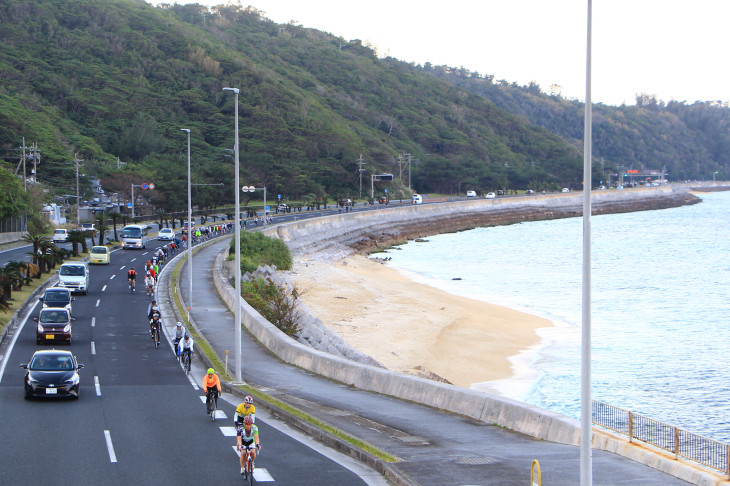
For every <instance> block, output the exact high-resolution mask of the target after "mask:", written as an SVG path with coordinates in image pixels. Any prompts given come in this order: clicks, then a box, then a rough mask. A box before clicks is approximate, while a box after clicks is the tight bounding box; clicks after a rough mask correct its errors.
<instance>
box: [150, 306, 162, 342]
mask: <svg viewBox="0 0 730 486" xmlns="http://www.w3.org/2000/svg"><path fill="white" fill-rule="evenodd" d="M155 329H157V330H158V331H159V330H161V329H162V322H160V314H159V313H158V312H154V313H153V314H152V319H150V336H152V338H153V339H154V337H155Z"/></svg>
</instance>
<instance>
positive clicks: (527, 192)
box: [525, 189, 535, 194]
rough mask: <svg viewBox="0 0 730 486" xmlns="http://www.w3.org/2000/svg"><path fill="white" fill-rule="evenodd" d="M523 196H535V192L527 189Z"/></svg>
mask: <svg viewBox="0 0 730 486" xmlns="http://www.w3.org/2000/svg"><path fill="white" fill-rule="evenodd" d="M525 194H535V191H533V190H532V189H528V190H526V191H525Z"/></svg>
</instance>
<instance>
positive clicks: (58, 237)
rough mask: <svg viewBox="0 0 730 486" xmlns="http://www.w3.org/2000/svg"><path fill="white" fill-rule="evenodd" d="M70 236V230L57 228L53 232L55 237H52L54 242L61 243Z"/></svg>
mask: <svg viewBox="0 0 730 486" xmlns="http://www.w3.org/2000/svg"><path fill="white" fill-rule="evenodd" d="M67 238H68V230H67V229H64V228H56V230H55V231H54V232H53V238H51V241H53V242H54V243H60V242H64V241H66V239H67Z"/></svg>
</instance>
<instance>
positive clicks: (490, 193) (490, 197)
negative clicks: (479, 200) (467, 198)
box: [484, 192, 497, 199]
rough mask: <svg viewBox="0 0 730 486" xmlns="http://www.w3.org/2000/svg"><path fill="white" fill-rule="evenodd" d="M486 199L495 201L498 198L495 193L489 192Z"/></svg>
mask: <svg viewBox="0 0 730 486" xmlns="http://www.w3.org/2000/svg"><path fill="white" fill-rule="evenodd" d="M484 197H486V198H487V199H494V198H495V197H497V196H496V195H495V194H494V193H493V192H488V193H487V195H486V196H484Z"/></svg>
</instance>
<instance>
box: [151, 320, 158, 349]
mask: <svg viewBox="0 0 730 486" xmlns="http://www.w3.org/2000/svg"><path fill="white" fill-rule="evenodd" d="M152 339H153V340H154V342H155V349H157V348H158V347H160V328H159V327H157V326H152Z"/></svg>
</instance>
